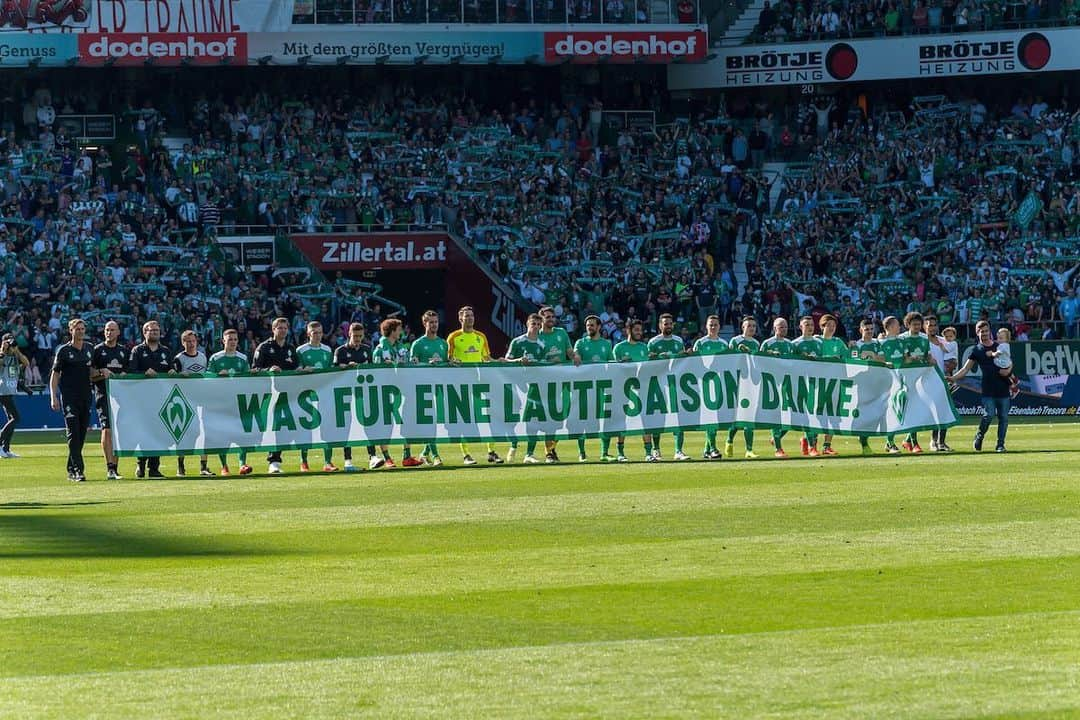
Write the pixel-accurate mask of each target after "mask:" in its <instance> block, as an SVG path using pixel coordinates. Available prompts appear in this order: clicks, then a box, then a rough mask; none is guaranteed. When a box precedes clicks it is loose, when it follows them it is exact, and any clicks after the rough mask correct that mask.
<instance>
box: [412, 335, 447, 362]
mask: <svg viewBox="0 0 1080 720" xmlns="http://www.w3.org/2000/svg"><path fill="white" fill-rule="evenodd" d="M409 355H410V356H411V357H412V361H413V362H415V363H425V364H427V363H430V362H432V361H434V362H440V363H444V362H446V361H447V360H448V359H449V358H450V346H449V345H447V344H446V341H445V340H443V339H442V338H441V337H433V338H429V337H428V336H427V335H421V336H420V337H418V338H416V340H414V341H413V344H412V347H411V348H409Z"/></svg>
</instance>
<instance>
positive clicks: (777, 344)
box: [761, 335, 795, 356]
mask: <svg viewBox="0 0 1080 720" xmlns="http://www.w3.org/2000/svg"><path fill="white" fill-rule="evenodd" d="M761 352H763V353H765V354H767V355H781V356H785V355H794V354H795V346H794V345H792V344H791V341H790V340H788V339H787V338H778V337H776V336H775V335H773V336H772V337H771V338H766V339H765V340H764V341H763V342H762V343H761Z"/></svg>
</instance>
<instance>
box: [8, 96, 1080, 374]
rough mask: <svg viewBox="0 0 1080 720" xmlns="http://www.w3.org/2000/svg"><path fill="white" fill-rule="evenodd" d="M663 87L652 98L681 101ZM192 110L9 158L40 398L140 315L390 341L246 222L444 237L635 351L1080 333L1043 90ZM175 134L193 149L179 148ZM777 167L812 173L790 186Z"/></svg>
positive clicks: (21, 320)
mask: <svg viewBox="0 0 1080 720" xmlns="http://www.w3.org/2000/svg"><path fill="white" fill-rule="evenodd" d="M639 90H640V92H639V93H638V107H640V108H649V110H648V111H647V112H649V113H659V112H662V111H664V110H665V109H666V108H665V106H664V100H663V98H662V96H661V94H660V93H659V92H658V91H657V90H656V89H655V88H650V87H649V86H647V85H645V86H642V87H641V88H639ZM188 92H189V93H190V94H189V96H187V97H180V98H174V99H173V101H172V102H173V104H174V106H183V107H185V108H187V109H188V111H187V112H186V113H183V114H182V116H181V117H179V118H172V119H171V120H170V119H169V118H168V116H167V114H166V113H165V112H163V111H161V110H158V109H157V108H156V107H155V105H154V103H153V102H152V101H151V100H149V99H148V100H145V101H143V102H141V103H140V104H138V106H131V107H129V108H128V109H127V110H126V111H125V112H124V113H123V115H122V117H123V118H125V119H126V121H127V122H129V123H130V125H131V129H132V131H133V134H134V137H135V138H136V141H135V142H134V143H132V145H131V146H130V147H129V148H128V150H127V152H126V154H124V155H123V159H122V161H120V162H117V161H116V160H114V158H113V157H112V156H110V155H109V154H108V153H107V152H105V151H104V150H102V151H99V152H98V153H96V154H91V153H90V152H88V151H87V150H86V149H85V148H80V147H77V146H76V143H75V141H74V139H73V138H72V137H70V135H69V134H68V133H67V131H66V130H65V128H64V127H62V126H61V125H59V124H58V123H56V122H55V116H56V111H55V110H54V109H53V107H54V105H55V106H64V105H70V104H71V103H72V102H74V103H76V104H78V102H80V99H79V98H78V97H76V98H55V99H53V98H52V97H51V96H50V94H49V93H48V91H45V90H39V91H37V92H35V93H33V94H32V95H31V96H28V97H27V104H26V109H25V111H24V127H23V128H21V130H22V132H19V131H15V132H11V133H9V134H8V136H7V138H6V140H5V146H4V148H3V152H4V155H5V157H6V161H7V162H6V166H5V172H4V177H3V198H2V201H3V202H2V207H0V216H2V218H0V219H2V223H3V226H2V227H0V268H2V270H3V277H2V281H3V283H2V285H0V305H3V307H4V308H5V314H6V318H5V327H6V328H9V329H10V330H11V332H12V333H13V336H14V337H15V342H16V344H17V345H18V346H19V347H20V349H21V350H22V351H23V352H24V353H25V355H26V356H27V357H29V358H30V359H31V363H30V367H29V368H28V370H27V381H28V382H29V383H30V384H31V385H36V384H41V383H42V382H43V379H44V378H45V376H46V374H47V369H48V363H49V362H50V358H51V356H52V352H53V350H54V349H55V347H56V346H57V345H58V344H59V342H60V341H61V339H62V337H61V335H62V330H63V327H62V318H64V317H70V316H72V315H79V316H80V317H83V318H84V319H86V320H87V322H89V323H91V325H95V324H96V325H100V324H101V323H103V322H104V320H105V319H116V320H118V321H119V322H120V325H121V328H122V333H124V334H123V336H122V338H121V340H122V341H123V342H125V343H126V344H127V345H129V346H130V345H133V344H135V343H136V342H138V340H139V338H138V337H137V329H138V328H139V327H141V326H142V324H143V323H144V322H145V321H146V320H148V319H150V318H154V319H157V320H158V321H159V322H160V323H161V328H162V337H163V339H164V341H165V342H166V343H167V344H169V345H170V346H172V347H176V346H178V344H179V332H180V331H181V330H183V329H185V328H190V329H192V330H193V331H194V332H195V333H196V337H197V338H198V339H199V342H200V344H201V345H203V346H207V345H209V344H210V343H212V342H213V341H214V340H216V338H217V337H219V335H220V331H221V329H223V328H224V327H236V328H237V329H238V330H239V331H240V347H241V349H242V350H244V351H246V352H249V353H250V352H251V351H253V350H254V347H255V345H256V344H257V343H258V342H259V341H260V340H261V339H262V338H264V337H265V336H266V335H267V334H268V331H269V326H268V324H267V323H268V319H269V318H272V317H277V316H284V317H287V318H288V319H289V321H290V325H291V327H290V331H291V333H292V335H293V336H294V337H299V336H301V335H302V332H303V330H302V328H303V327H304V326H305V324H306V322H308V321H309V320H312V319H318V320H320V321H321V322H322V324H323V325H324V327H326V328H327V339H328V341H329V342H330V343H331V344H341V343H343V342H344V341H345V337H346V334H347V332H346V331H347V326H348V323H350V322H353V321H356V322H361V323H363V324H365V325H366V327H367V328H368V331H369V336H374V335H375V331H376V330H377V326H378V323H379V322H380V321H381V319H382V316H383V315H384V314H386V313H385V312H384V311H383V309H382V308H381V307H377V306H376V305H375V304H374V303H372V302H368V301H365V298H364V297H363V292H362V290H360V289H357V288H356V287H354V286H351V285H347V284H339V285H338V286H336V287H334V286H329V285H322V286H319V285H318V283H314V284H306V283H303V282H302V277H303V276H302V275H292V276H290V275H283V274H281V272H280V271H279V270H278V269H277V268H273V267H271V268H270V269H269V270H268V271H266V272H263V273H251V272H248V271H247V270H246V269H245V268H238V267H235V266H233V264H232V263H229V262H224V261H223V259H222V257H221V255H220V254H219V248H218V247H217V246H216V245H215V242H214V238H215V236H216V235H217V234H218V232H219V231H227V229H228V228H232V227H237V226H255V227H263V228H266V229H268V231H270V232H275V231H280V232H286V231H293V230H302V231H318V230H321V229H331V228H347V229H357V230H366V229H407V228H415V227H431V226H443V225H445V226H447V227H449V228H451V229H454V230H456V231H458V232H460V233H462V235H463V236H464V237H465V238H466V239H467V241H468V242H469V243H470V244H471V246H472V247H473V248H474V249H475V250H476V251H477V253H478V254H479V256H480V257H481V258H482V260H483V261H484V262H487V263H489V264H490V266H491V267H492V268H493V269H494V270H495V271H496V272H497V273H498V274H499V275H500V276H501V277H502V278H503V279H505V280H506V281H507V282H509V283H512V284H513V285H514V286H516V287H517V288H518V289H519V291H520V292H521V294H522V296H523V297H524V298H525V299H526V300H527V301H528V302H530V303H532V304H534V305H540V304H549V305H551V306H552V307H553V308H554V309H555V312H556V316H557V319H558V321H559V323H560V324H561V325H562V326H563V327H564V328H565V329H566V330H567V331H568V332H571V333H575V334H576V333H577V332H580V329H581V325H582V320H583V318H584V317H585V316H586V315H590V314H596V315H598V316H599V317H600V318H601V320H602V332H603V333H604V334H605V335H606V336H610V337H611V339H613V340H615V341H619V340H621V339H623V335H624V333H623V329H622V328H623V327H624V325H625V322H626V321H627V320H629V319H633V318H640V319H641V320H643V321H644V323H645V325H646V327H647V328H649V329H650V330H651V329H654V328H655V327H656V325H657V319H658V317H659V316H660V315H661V314H663V313H666V312H669V313H671V314H672V315H673V316H674V317H675V321H676V325H677V328H676V329H677V331H678V332H679V334H681V335H683V336H687V337H692V336H695V335H697V334H699V333H700V331H701V328H702V327H703V326H704V319H705V318H706V317H707V316H708V315H710V314H714V313H715V314H717V315H718V316H719V317H720V318H721V323H722V324H723V325H725V326H729V327H734V326H737V325H738V323H739V319H740V318H741V317H743V316H744V315H750V316H753V317H755V319H756V320H757V321H758V323H759V324H760V325H761V326H767V325H768V324H769V323H770V322H771V321H772V319H773V318H775V317H777V316H782V317H786V318H788V319H789V321H793V320H794V319H795V317H797V316H800V315H802V314H803V313H806V312H810V313H811V314H813V316H815V317H820V316H821V315H823V314H824V313H826V312H833V313H835V314H836V315H837V316H838V317H839V319H840V326H841V327H840V332H841V334H842V335H847V336H848V337H853V336H854V334H855V333H856V329H857V327H858V323H859V320H860V319H861V318H863V317H865V316H870V317H872V318H873V319H875V320H877V321H879V322H880V320H881V319H882V318H883V317H884V316H885V315H898V316H902V315H904V314H905V313H906V312H909V311H912V310H921V311H924V312H933V313H934V314H936V315H938V316H939V317H940V318H941V321H942V323H943V324H956V325H958V326H959V327H960V329H961V333H962V335H968V334H969V333H968V332H967V327H966V326H968V325H969V324H972V323H974V322H975V321H977V320H979V319H980V318H985V319H988V320H992V321H995V322H1001V323H1010V324H1011V325H1012V327H1013V328H1014V330H1015V334H1016V336H1017V337H1018V338H1019V339H1025V338H1028V337H1041V336H1047V335H1050V334H1052V333H1059V334H1066V335H1069V336H1073V335H1075V334H1076V330H1077V319H1078V316H1080V301H1078V300H1077V299H1076V296H1075V287H1074V286H1075V283H1074V281H1073V275H1074V273H1075V270H1076V268H1077V263H1078V262H1080V257H1077V256H1076V255H1075V252H1076V251H1075V243H1074V242H1073V241H1072V240H1071V238H1073V237H1074V236H1075V233H1076V230H1077V224H1078V220H1077V219H1078V218H1080V213H1078V212H1077V208H1076V202H1077V193H1076V189H1075V181H1076V178H1077V177H1078V174H1077V170H1078V164H1080V153H1077V146H1076V140H1077V133H1076V117H1075V116H1074V115H1070V114H1069V113H1068V112H1067V111H1066V110H1065V109H1063V108H1056V107H1050V105H1049V104H1048V103H1047V102H1045V101H1043V100H1042V98H1038V97H1036V98H1022V99H1019V100H1017V101H1016V102H1015V104H1014V105H1013V106H1012V107H1011V108H1003V109H1000V110H996V111H995V110H990V109H988V108H987V107H986V106H985V105H983V104H982V103H981V102H979V101H978V100H974V99H969V100H964V101H961V102H951V101H950V100H949V99H947V98H944V97H930V98H916V99H915V100H914V102H913V103H912V105H911V106H910V107H907V106H905V107H890V106H889V105H888V104H885V103H874V104H871V103H870V101H868V100H867V99H866V98H865V97H862V96H860V97H855V98H851V99H850V101H848V100H846V99H844V98H840V99H839V102H838V101H837V99H817V100H811V101H808V102H806V103H804V104H803V106H802V107H800V108H799V110H798V111H797V113H796V114H795V115H794V116H793V117H792V118H791V119H790V121H786V120H779V119H777V118H776V117H774V115H773V113H771V112H770V110H769V108H768V107H767V106H764V105H759V106H753V105H740V106H737V107H733V108H732V109H731V111H730V112H728V111H727V110H726V109H725V108H723V107H720V108H718V109H716V110H715V111H713V112H710V113H708V114H704V115H700V116H695V117H693V118H691V119H689V120H687V121H676V122H672V123H668V124H664V123H660V124H655V123H653V122H648V123H642V124H641V125H630V124H627V123H624V122H623V120H624V119H623V118H622V116H619V115H615V116H613V117H614V120H615V121H617V122H615V123H612V122H610V120H611V117H612V116H605V114H604V106H603V103H602V102H601V100H600V99H598V98H596V97H590V96H587V95H580V94H578V95H574V96H568V97H566V98H564V99H563V101H562V102H558V103H551V104H546V103H542V102H539V101H537V100H535V99H533V100H529V101H525V102H521V103H517V102H514V101H509V102H506V103H505V104H503V105H501V106H500V107H482V106H480V105H479V104H477V103H475V102H473V101H471V100H469V99H468V98H464V99H463V98H461V97H456V96H453V95H452V94H451V93H450V92H449V91H441V92H440V91H435V92H431V93H426V94H421V93H418V92H417V91H416V90H415V89H414V88H412V87H411V86H409V85H407V84H404V85H399V86H398V87H397V88H396V89H395V90H390V89H389V88H387V87H378V88H372V89H370V90H367V91H357V92H356V93H355V94H354V93H340V92H338V93H332V92H329V91H328V92H326V93H318V92H315V91H314V90H313V91H312V92H309V93H307V94H296V95H286V94H271V93H269V92H255V93H251V94H249V95H242V96H240V97H237V98H235V99H233V100H231V101H228V102H226V101H225V100H224V99H223V98H222V97H220V96H218V97H214V96H210V95H205V94H202V93H201V92H200V91H199V90H197V89H196V90H192V89H189V90H188ZM65 109H66V108H65ZM654 117H655V116H654V115H650V118H654ZM177 120H182V121H183V122H185V123H186V135H187V136H188V137H189V138H190V142H189V143H187V144H185V145H184V146H183V147H181V148H177V149H176V150H173V151H170V150H169V149H168V148H166V146H165V145H164V144H163V143H162V137H163V135H164V133H165V129H166V126H168V125H170V124H175V122H177ZM767 156H772V157H780V158H794V157H806V158H807V161H806V162H798V163H795V162H792V163H789V164H788V165H787V167H786V169H785V170H784V171H783V173H782V175H776V174H767V173H764V172H762V168H763V165H764V160H765V159H766V157H767ZM775 183H780V188H779V194H778V196H777V194H776V193H775V190H776V188H774V187H773V186H774V184H775ZM774 198H775V203H774V202H773V199H774ZM739 241H745V242H748V243H749V246H750V251H749V255H748V256H747V259H746V268H747V271H748V274H749V282H748V283H746V284H745V285H743V286H741V287H740V286H739V283H738V282H737V280H736V274H735V247H736V243H737V242H739ZM302 272H303V274H304V275H306V274H307V272H308V271H307V270H304V271H302ZM312 285H315V286H316V287H315V288H314V291H312V292H301V290H300V288H305V289H307V290H311V289H312ZM298 286H299V287H298ZM406 335H407V336H414V335H415V333H414V330H413V328H411V327H409V326H408V325H406Z"/></svg>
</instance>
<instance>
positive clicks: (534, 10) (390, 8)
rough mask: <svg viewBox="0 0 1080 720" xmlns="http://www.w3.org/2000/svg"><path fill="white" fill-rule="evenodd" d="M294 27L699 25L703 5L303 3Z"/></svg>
mask: <svg viewBox="0 0 1080 720" xmlns="http://www.w3.org/2000/svg"><path fill="white" fill-rule="evenodd" d="M292 20H293V24H294V25H364V24H387V23H403V24H409V23H438V24H466V23H467V24H473V23H481V24H489V23H494V24H521V23H559V24H563V23H565V24H571V23H589V24H597V23H599V24H611V25H638V24H661V25H670V24H698V23H701V22H704V21H705V12H703V10H702V7H701V3H700V2H699V0H313V1H312V2H308V3H297V5H296V8H295V9H294V10H293V17H292Z"/></svg>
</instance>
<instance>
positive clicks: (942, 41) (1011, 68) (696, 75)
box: [668, 28, 1080, 90]
mask: <svg viewBox="0 0 1080 720" xmlns="http://www.w3.org/2000/svg"><path fill="white" fill-rule="evenodd" d="M1076 34H1077V30H1076V29H1075V28H1048V29H1042V30H1039V31H1038V32H1036V31H1031V30H1012V31H1003V32H983V33H963V34H953V35H936V36H935V35H914V36H906V37H887V38H875V39H868V40H835V41H816V42H790V43H774V44H771V45H738V46H729V47H722V48H715V49H714V50H713V52H714V53H715V57H712V58H710V59H709V60H708V61H707V62H704V63H698V64H695V65H671V66H670V67H669V68H668V87H669V89H671V90H694V89H700V88H730V87H771V86H783V85H816V84H820V83H841V82H868V81H873V80H901V79H910V78H939V77H968V76H975V75H1001V74H1021V73H1034V72H1054V71H1065V70H1076V69H1080V43H1077V42H1076Z"/></svg>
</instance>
